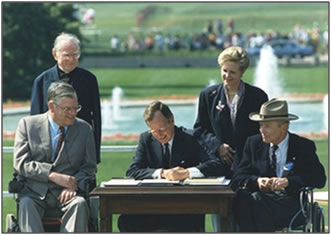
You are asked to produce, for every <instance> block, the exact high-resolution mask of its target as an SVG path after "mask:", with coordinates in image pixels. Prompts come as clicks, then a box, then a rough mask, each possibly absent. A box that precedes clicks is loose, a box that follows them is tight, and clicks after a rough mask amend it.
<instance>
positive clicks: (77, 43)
mask: <svg viewBox="0 0 332 236" xmlns="http://www.w3.org/2000/svg"><path fill="white" fill-rule="evenodd" d="M63 41H65V42H71V43H72V44H74V45H75V46H76V48H77V50H78V51H81V48H80V40H79V39H78V38H77V37H76V36H75V35H73V34H69V33H64V32H62V33H61V34H59V35H58V36H57V37H56V38H55V40H54V46H53V49H55V50H56V51H59V49H60V43H61V42H63Z"/></svg>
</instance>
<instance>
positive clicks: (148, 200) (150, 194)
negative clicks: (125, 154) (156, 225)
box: [90, 186, 235, 232]
mask: <svg viewBox="0 0 332 236" xmlns="http://www.w3.org/2000/svg"><path fill="white" fill-rule="evenodd" d="M90 194H91V195H92V196H99V201H100V202H99V214H100V231H101V232H112V214H121V213H125V214H157V213H160V214H211V213H212V214H213V213H219V214H220V216H221V222H220V225H221V231H225V232H226V231H231V230H232V229H233V227H232V217H231V203H232V198H233V196H234V194H235V193H234V192H233V191H232V190H231V189H230V187H226V186H170V187H151V186H144V187H143V186H120V187H119V186H114V187H96V188H95V189H94V190H93V191H92V192H91V193H90Z"/></svg>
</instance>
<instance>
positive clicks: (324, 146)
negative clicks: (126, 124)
mask: <svg viewBox="0 0 332 236" xmlns="http://www.w3.org/2000/svg"><path fill="white" fill-rule="evenodd" d="M136 143H137V142H135V141H121V142H118V143H117V144H118V145H133V144H136ZM315 143H316V147H317V153H318V156H319V158H320V161H321V162H322V164H323V165H324V167H325V173H326V175H327V176H328V171H329V168H328V166H329V165H328V140H316V141H315ZM106 144H107V145H114V141H108V142H107V143H104V142H103V145H106ZM3 145H4V146H8V145H13V140H4V143H3ZM133 156H134V152H127V153H123V152H114V153H105V152H104V153H102V164H100V165H99V166H98V172H97V183H98V184H100V182H101V181H105V180H109V179H110V178H112V177H120V176H124V175H125V172H126V170H127V168H128V166H129V164H130V162H131V160H132V157H133ZM12 158H13V154H12V153H3V156H2V191H7V190H8V182H9V180H10V179H11V178H12V172H13V162H12ZM328 186H329V180H327V183H326V185H325V187H324V188H322V189H316V190H315V191H328ZM324 212H325V222H328V206H324ZM8 213H14V214H16V205H15V201H14V199H13V198H2V219H3V220H2V226H3V229H4V227H5V219H6V218H5V217H6V215H7V214H8ZM117 217H118V215H115V217H113V229H114V231H115V232H118V228H117ZM206 232H212V226H211V221H210V216H209V215H207V216H206Z"/></svg>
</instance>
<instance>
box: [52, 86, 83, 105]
mask: <svg viewBox="0 0 332 236" xmlns="http://www.w3.org/2000/svg"><path fill="white" fill-rule="evenodd" d="M63 97H66V98H72V99H76V100H77V94H76V91H75V89H74V88H73V87H72V86H71V85H70V84H68V83H65V82H53V83H52V84H51V85H50V87H49V88H48V91H47V101H48V102H49V101H53V102H54V103H57V104H58V103H59V102H60V99H61V98H63Z"/></svg>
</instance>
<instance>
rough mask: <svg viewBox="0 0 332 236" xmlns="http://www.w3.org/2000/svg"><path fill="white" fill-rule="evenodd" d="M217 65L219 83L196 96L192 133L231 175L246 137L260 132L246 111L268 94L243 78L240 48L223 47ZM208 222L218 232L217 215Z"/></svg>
mask: <svg viewBox="0 0 332 236" xmlns="http://www.w3.org/2000/svg"><path fill="white" fill-rule="evenodd" d="M218 64H219V65H220V71H221V80H222V83H221V84H219V85H214V86H210V87H208V88H206V89H204V90H203V91H202V92H201V94H200V95H199V106H198V115H197V119H196V122H195V124H194V136H195V137H196V138H197V139H198V142H199V143H200V144H201V145H202V146H203V148H204V149H205V150H206V151H207V152H208V153H210V154H211V155H216V156H217V157H218V158H220V159H221V162H222V168H223V170H222V171H223V173H224V175H225V176H226V177H227V178H231V177H232V173H233V172H234V170H235V169H236V168H237V166H238V163H239V162H240V160H241V156H242V151H243V147H244V144H245V141H246V139H247V137H249V136H251V135H254V134H258V133H259V124H258V122H253V121H251V120H250V119H249V113H251V112H258V111H259V109H260V107H261V105H262V104H263V103H264V102H266V101H267V100H268V97H267V94H266V93H265V92H264V91H263V90H261V89H259V88H257V87H254V86H251V85H249V84H247V83H245V82H243V81H242V79H241V78H242V75H243V74H244V72H245V71H246V70H247V68H248V66H249V57H248V54H247V52H246V51H245V50H244V49H243V48H240V47H229V48H227V49H225V50H224V51H222V52H221V53H220V55H219V57H218ZM266 79H269V78H266ZM211 221H212V227H213V230H214V232H220V215H219V214H213V215H212V216H211Z"/></svg>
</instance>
